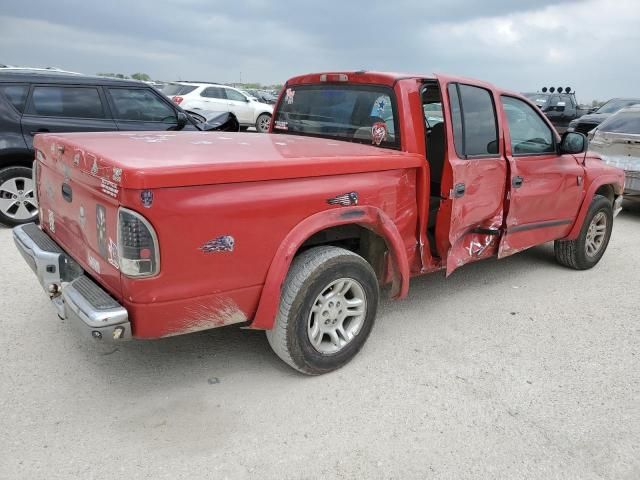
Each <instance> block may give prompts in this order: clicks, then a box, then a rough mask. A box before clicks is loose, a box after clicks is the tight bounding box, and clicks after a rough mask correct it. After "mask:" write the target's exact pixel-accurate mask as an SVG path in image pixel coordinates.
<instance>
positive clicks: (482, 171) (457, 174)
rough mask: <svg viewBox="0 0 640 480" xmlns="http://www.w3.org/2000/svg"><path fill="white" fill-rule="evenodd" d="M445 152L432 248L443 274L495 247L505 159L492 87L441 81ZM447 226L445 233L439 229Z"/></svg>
mask: <svg viewBox="0 0 640 480" xmlns="http://www.w3.org/2000/svg"><path fill="white" fill-rule="evenodd" d="M438 79H439V81H440V88H441V91H442V96H443V107H444V112H445V116H446V118H447V119H450V121H446V122H445V124H446V134H447V139H448V141H447V158H448V165H445V173H444V175H443V186H442V189H443V192H445V193H446V192H447V190H448V198H446V199H444V200H443V203H442V204H441V208H440V213H439V214H438V220H437V226H436V239H437V242H438V250H439V251H440V252H441V254H442V252H446V265H447V275H449V274H450V273H451V272H453V271H454V270H455V269H456V268H458V267H460V266H462V265H464V264H466V263H469V262H473V261H476V260H480V259H483V258H486V257H490V256H493V255H495V254H496V253H497V251H498V245H499V240H500V231H501V230H500V229H501V226H502V221H503V208H504V197H505V184H506V179H507V162H506V161H505V159H504V152H503V148H504V147H503V141H502V133H501V132H502V128H501V121H500V117H499V116H498V115H497V114H496V99H495V98H494V94H493V92H492V91H491V90H490V89H488V88H484V87H481V86H477V85H466V84H463V83H457V82H447V81H446V80H444V81H443V79H442V78H441V77H439V78H438ZM443 231H445V232H446V231H448V235H447V236H446V237H445V235H443V234H442V232H443Z"/></svg>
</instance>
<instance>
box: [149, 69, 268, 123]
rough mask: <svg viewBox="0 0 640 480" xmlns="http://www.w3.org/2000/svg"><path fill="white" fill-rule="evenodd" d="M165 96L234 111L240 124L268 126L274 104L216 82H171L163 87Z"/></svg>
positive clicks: (202, 107)
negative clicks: (263, 101)
mask: <svg viewBox="0 0 640 480" xmlns="http://www.w3.org/2000/svg"><path fill="white" fill-rule="evenodd" d="M162 93H164V94H165V95H166V96H167V97H169V98H170V99H171V100H173V101H174V102H175V103H177V104H178V105H180V106H181V107H182V108H184V109H187V110H196V111H197V110H213V111H219V112H233V113H234V115H235V116H236V118H237V119H238V122H240V127H241V128H245V129H246V128H248V127H256V130H257V131H258V132H262V133H264V132H266V131H268V130H269V124H270V123H271V115H272V114H273V105H269V104H267V103H262V102H260V101H258V100H257V99H256V98H254V97H252V96H250V95H249V94H248V93H246V92H243V91H241V90H238V89H237V88H233V87H228V86H226V85H217V84H215V83H195V82H172V83H170V84H168V85H166V86H165V87H164V88H163V89H162Z"/></svg>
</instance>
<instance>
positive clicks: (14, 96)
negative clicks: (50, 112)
mask: <svg viewBox="0 0 640 480" xmlns="http://www.w3.org/2000/svg"><path fill="white" fill-rule="evenodd" d="M0 92H2V93H3V94H4V96H5V97H7V100H9V103H10V104H11V105H13V106H14V108H15V109H16V110H18V111H19V112H20V113H22V112H24V106H25V104H26V103H27V94H28V93H29V87H28V86H27V85H2V86H0Z"/></svg>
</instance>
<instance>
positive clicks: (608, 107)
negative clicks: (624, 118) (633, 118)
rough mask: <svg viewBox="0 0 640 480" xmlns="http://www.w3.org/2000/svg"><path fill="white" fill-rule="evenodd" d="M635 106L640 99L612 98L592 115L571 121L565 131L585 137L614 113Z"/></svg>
mask: <svg viewBox="0 0 640 480" xmlns="http://www.w3.org/2000/svg"><path fill="white" fill-rule="evenodd" d="M636 104H640V98H612V99H611V100H609V101H607V102H606V103H605V104H604V105H602V106H601V107H600V108H598V109H597V110H595V111H594V112H593V113H589V114H587V115H584V116H582V117H580V118H578V119H576V120H573V121H571V122H570V123H569V126H568V128H567V130H568V131H569V132H579V133H584V134H585V135H587V134H588V133H589V132H590V131H591V130H593V129H594V128H596V127H597V126H598V125H600V123H602V122H603V121H604V120H606V119H607V118H609V117H610V116H611V115H613V114H614V113H616V112H618V111H620V110H621V109H623V108H625V107H629V106H631V105H636Z"/></svg>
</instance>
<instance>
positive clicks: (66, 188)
mask: <svg viewBox="0 0 640 480" xmlns="http://www.w3.org/2000/svg"><path fill="white" fill-rule="evenodd" d="M62 198H64V199H65V200H66V201H67V202H71V201H73V190H72V189H71V186H70V185H69V184H68V183H63V184H62Z"/></svg>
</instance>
